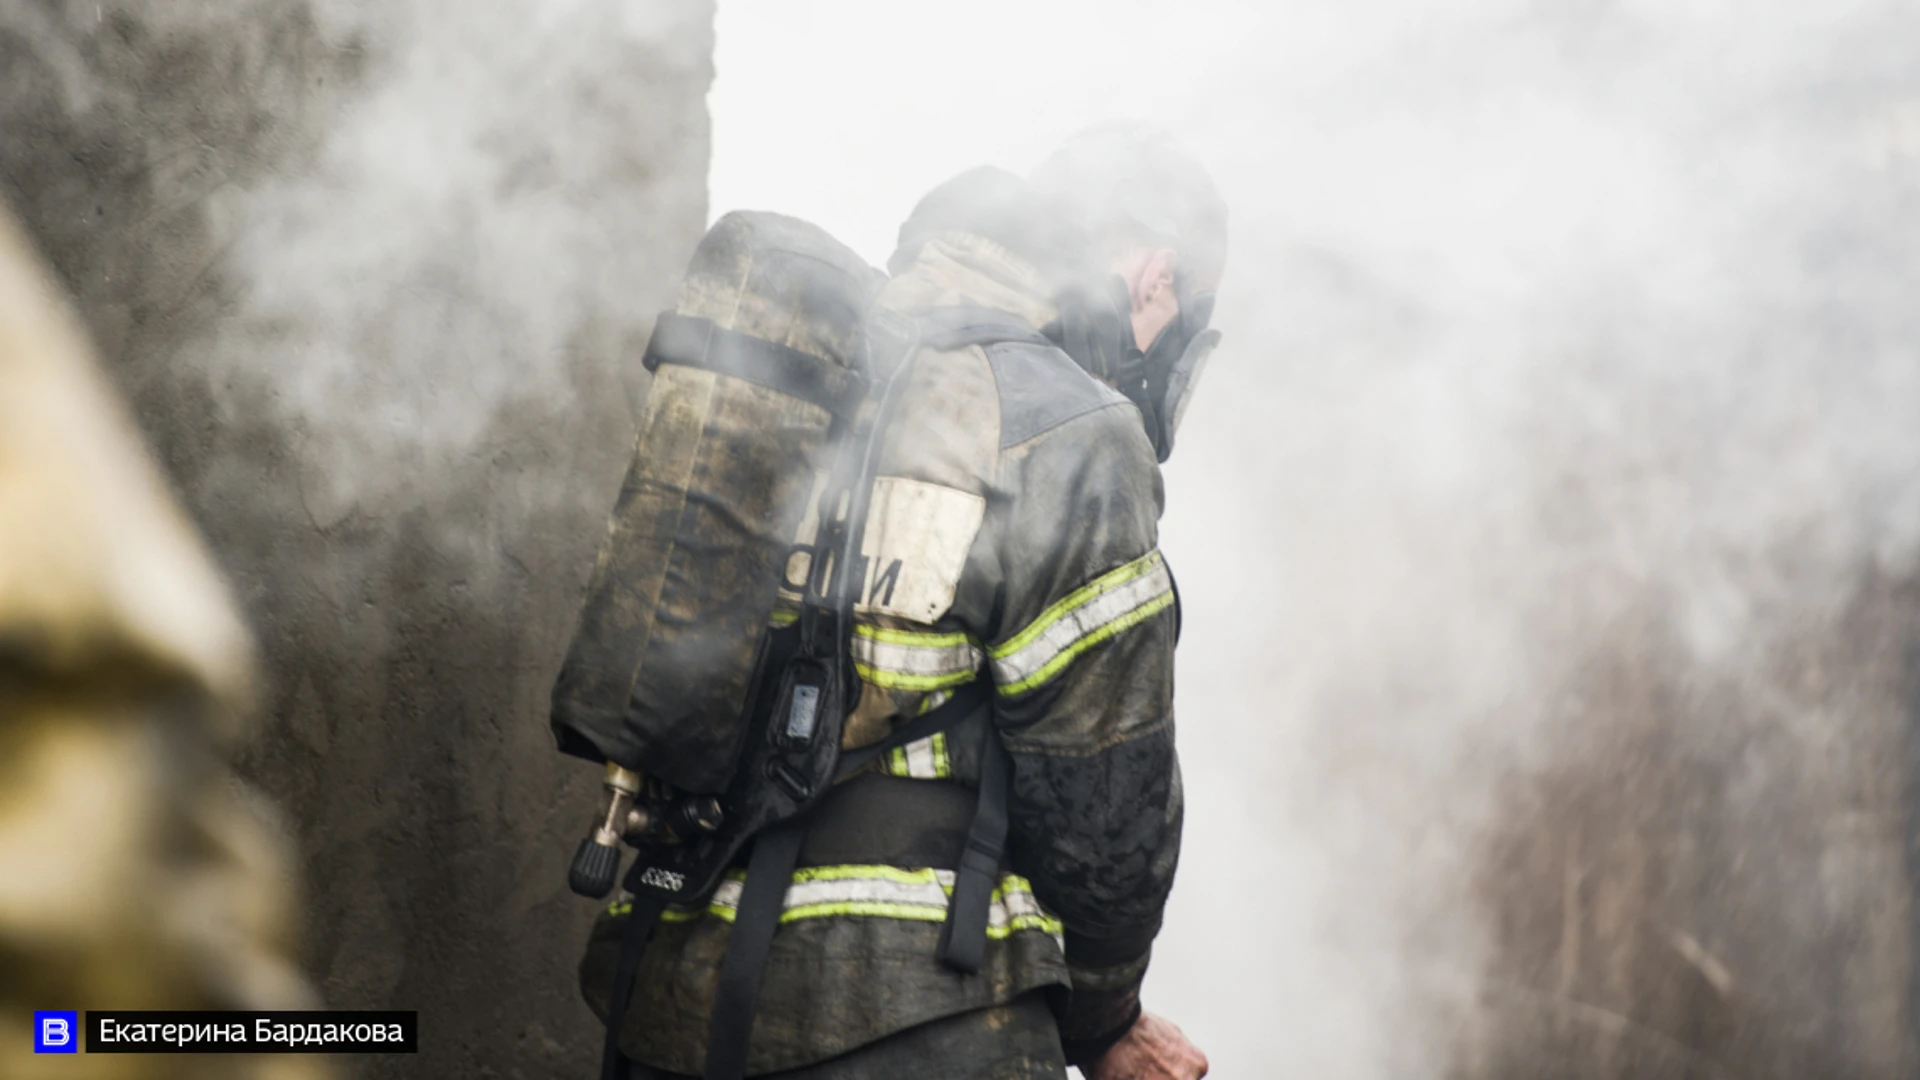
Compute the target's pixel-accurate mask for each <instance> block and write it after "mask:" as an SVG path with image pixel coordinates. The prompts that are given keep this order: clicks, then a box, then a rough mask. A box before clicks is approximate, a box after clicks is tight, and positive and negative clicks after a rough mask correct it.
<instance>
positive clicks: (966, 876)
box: [552, 213, 1006, 1080]
mask: <svg viewBox="0 0 1920 1080" xmlns="http://www.w3.org/2000/svg"><path fill="white" fill-rule="evenodd" d="M878 279H879V275H878V272H877V271H874V270H872V269H870V268H868V267H867V266H866V265H865V264H864V263H862V262H861V261H860V260H859V259H858V257H857V256H855V255H854V254H853V253H852V252H851V251H849V250H848V249H846V248H845V247H843V246H842V245H840V244H839V243H838V242H836V241H834V240H833V239H832V238H831V237H829V236H827V235H826V234H825V233H824V232H823V231H821V230H819V229H818V228H816V227H814V226H812V225H809V224H807V223H805V222H801V221H797V220H795V219H791V218H785V217H781V216H779V215H774V214H760V213H734V214H729V215H727V216H726V217H724V218H722V219H721V220H720V221H719V222H718V223H716V224H715V226H714V227H713V229H712V230H710V231H709V233H708V234H707V236H706V237H705V238H704V239H703V240H702V241H701V244H700V246H699V248H698V249H697V250H696V252H695V255H694V258H693V260H692V264H691V265H690V267H689V269H688V272H687V276H686V279H685V282H684V284H683V288H682V292H681V298H680V302H679V304H678V305H677V308H676V310H675V311H673V312H668V313H665V314H663V315H662V316H661V317H660V319H659V321H658V323H657V324H656V328H655V331H654V334H653V338H652V340H651V341H650V343H649V344H648V347H647V353H646V358H645V363H646V366H647V367H648V369H649V370H650V371H652V372H653V373H654V379H653V383H652V385H651V387H650V388H649V393H648V400H647V407H646V412H645V415H644V416H643V419H642V422H641V426H640V433H639V436H638V439H637V441H636V446H635V452H634V458H633V461H632V464H631V466H630V468H629V471H628V475H627V478H626V481H625V483H624V484H623V486H622V490H621V493H620V496H619V499H618V501H617V502H616V504H615V508H614V511H613V515H612V519H611V521H610V523H609V527H608V534H607V538H606V540H605V542H604V543H603V545H602V549H601V552H600V556H599V559H598V562H597V564H596V568H595V572H594V577H593V580H592V582H591V584H590V586H589V589H588V595H587V599H586V603H585V605H584V606H583V609H582V613H581V620H580V625H579V628H578V630H577V631H576V634H575V637H574V640H573V643H572V645H571V647H570V649H569V652H568V656H567V659H566V662H565V664H564V665H563V667H562V670H561V673H560V675H559V678H558V679H557V680H556V682H555V686H554V691H553V712H552V723H553V728H554V732H555V735H556V738H557V740H558V742H559V745H560V748H561V749H562V750H563V751H566V752H569V753H572V754H575V755H578V756H581V757H586V758H589V759H594V760H601V761H604V762H605V780H604V785H603V787H604V791H603V796H602V799H601V806H600V811H599V813H598V814H597V815H596V817H595V825H594V827H593V829H592V831H591V832H590V833H589V834H588V835H587V837H586V838H585V839H584V840H582V841H581V843H580V846H579V849H578V851H577V852H576V854H575V857H574V860H573V864H572V866H571V868H570V870H569V873H568V884H569V886H570V887H571V888H572V889H573V891H575V892H577V893H580V894H581V895H584V896H590V897H594V898H601V897H605V896H606V895H607V894H608V893H609V892H610V891H611V890H612V887H613V884H614V881H615V879H616V877H617V876H618V871H619V864H620V861H621V846H622V845H623V844H625V845H628V846H631V847H633V848H634V849H635V850H636V856H635V859H634V861H633V864H632V865H631V867H630V868H629V869H628V871H627V873H626V875H625V877H624V878H623V879H622V885H623V887H624V888H625V890H626V891H627V892H628V893H631V894H632V896H633V903H632V908H631V914H630V915H629V917H628V923H627V929H626V931H625V937H624V940H623V944H622V948H621V953H620V959H619V962H618V964H617V968H616V973H615V978H616V983H615V986H614V988H613V992H612V995H611V1001H612V1005H611V1008H610V1015H609V1017H608V1028H607V1042H606V1056H605V1064H604V1075H605V1076H606V1077H608V1078H609V1080H612V1078H616V1077H619V1076H621V1075H623V1073H624V1071H625V1062H624V1058H623V1057H622V1055H621V1052H620V1049H619V1043H618V1036H619V1031H620V1027H621V1023H622V1020H623V1016H624V1013H625V1012H626V1006H627V1003H628V1001H629V1000H630V995H631V992H632V984H633V979H634V974H635V971H636V969H637V967H638V964H639V959H640V956H641V953H642V952H643V950H644V948H645V945H646V940H647V936H648V934H649V933H650V932H651V929H652V926H653V924H654V922H655V921H656V920H657V919H658V917H659V915H660V913H661V912H662V911H663V910H664V909H665V907H666V906H667V905H668V904H696V903H703V902H704V901H705V898H706V897H707V896H708V895H709V894H710V893H711V892H712V891H713V890H714V888H715V887H716V885H717V884H718V882H719V880H720V878H721V876H722V875H723V874H724V873H725V872H726V871H727V870H728V869H729V868H730V867H733V866H737V865H738V863H739V859H740V857H741V855H742V853H743V852H748V853H749V857H748V859H747V866H746V880H745V883H744V887H743V891H742V896H741V900H740V903H739V907H738V910H737V914H736V917H735V920H734V928H733V931H732V936H731V939H730V944H729V948H728V952H727V957H726V960H725V962H724V964H723V967H722V970H721V975H720V983H719V989H718V993H717V997H716V1000H715V1004H714V1010H713V1017H712V1021H711V1031H710V1037H709V1048H708V1055H707V1066H706V1076H707V1077H708V1078H710V1080H720V1078H728V1080H732V1078H738V1077H739V1076H741V1075H742V1074H743V1072H744V1068H745V1056H746V1048H747V1036H748V1034H749V1032H750V1030H751V1024H752V1017H753V1011H754V1010H753V1006H754V1000H755V998H756V997H757V994H758V990H759V986H760V981H761V975H762V972H763V968H764V964H765V960H766V955H767V952H768V950H769V949H770V947H771V943H772V936H773V932H774V929H775V926H776V924H777V922H778V916H779V911H780V903H781V900H782V898H783V896H784V893H785V891H786V887H787V884H788V882H789V880H790V878H791V875H792V872H793V869H794V866H795V863H796V860H797V858H798V855H799V850H800V843H801V840H802V839H803V837H804V835H805V824H804V821H803V820H802V819H803V817H804V815H805V814H806V812H807V811H808V810H809V809H810V808H811V807H812V806H813V805H814V804H815V803H816V802H817V801H818V800H819V798H820V797H821V796H822V795H823V794H824V793H825V792H826V791H827V790H828V789H829V788H830V787H831V786H832V785H833V784H834V783H835V782H836V781H838V780H840V779H844V778H846V777H848V776H850V775H852V774H853V773H854V772H856V771H858V770H859V769H860V768H862V767H863V766H865V765H866V764H867V763H869V762H871V761H873V760H874V759H875V758H877V757H879V756H880V755H881V754H883V753H886V752H888V751H891V750H892V749H894V748H895V747H898V746H903V745H905V744H907V743H909V742H912V741H914V740H917V739H922V738H926V737H928V736H931V735H933V734H935V733H938V732H942V731H945V730H947V729H948V728H950V727H953V726H955V725H956V724H958V723H959V722H960V721H962V720H965V719H967V718H968V717H969V716H972V715H975V714H976V713H977V712H978V710H979V709H981V708H984V707H985V705H984V694H983V693H982V692H980V691H978V690H973V691H963V692H960V693H956V694H955V695H954V697H953V698H952V699H951V700H949V701H947V702H946V703H944V704H943V705H941V706H940V707H938V708H935V709H933V710H931V711H929V712H927V713H925V714H923V715H921V716H918V717H916V718H914V719H912V720H910V721H907V722H905V723H901V724H899V725H897V726H896V727H895V729H894V730H893V732H892V733H891V734H890V735H889V736H888V737H887V738H886V739H884V740H883V741H881V742H879V743H877V744H874V745H871V746H866V747H862V748H860V749H857V750H851V751H846V752H843V751H842V748H841V735H842V724H843V721H844V720H845V718H846V716H847V714H848V713H849V712H850V711H851V709H852V707H853V705H854V704H855V703H856V702H857V695H858V693H859V685H860V684H859V682H858V675H857V673H856V671H855V668H854V665H853V661H852V650H851V648H850V635H851V632H852V620H853V608H854V601H855V595H854V594H855V590H856V589H857V588H858V584H859V583H858V581H857V580H856V579H857V576H858V568H859V566H860V564H861V558H860V553H861V550H862V548H861V544H862V540H863V536H864V532H865V529H866V521H867V516H868V506H869V501H870V499H871V492H872V489H873V486H874V477H875V472H876V471H877V469H878V463H879V454H880V449H881V446H882V440H883V437H884V434H885V431H886V428H887V424H888V420H889V418H890V417H891V416H892V414H893V412H894V411H895V407H896V405H897V404H898V401H899V398H900V395H901V392H902V391H903V390H904V388H905V386H906V384H907V376H908V373H909V368H910V365H911V364H912V361H913V355H914V353H915V352H916V351H917V347H918V344H919V338H920V331H919V328H918V327H917V325H916V324H915V323H914V322H913V321H911V320H909V319H906V318H904V317H900V316H896V315H892V314H890V313H886V312H877V311H876V312H869V311H868V310H867V309H868V305H869V303H870V301H871V299H872V297H873V294H874V291H875V288H876V286H877V284H878ZM822 474H823V475H824V479H823V480H821V479H817V477H819V476H821V475H822ZM809 500H812V501H813V502H814V504H815V507H816V511H817V518H818V521H819V522H820V531H819V533H818V535H817V538H816V544H815V545H814V549H815V550H816V551H817V552H818V553H819V554H818V555H816V556H815V557H813V558H812V559H811V560H810V563H809V566H808V570H807V574H806V586H805V590H804V593H803V596H802V598H801V603H800V610H799V613H798V617H797V618H796V619H794V621H793V622H792V623H791V624H790V625H785V626H778V627H775V626H773V625H771V624H772V622H773V620H772V616H773V614H774V608H775V606H776V603H777V599H778V595H777V594H778V589H779V585H780V582H781V581H782V580H783V579H784V571H785V569H786V560H787V555H788V545H789V544H790V543H791V541H792V540H793V537H794V535H795V532H796V530H797V529H798V528H799V526H800V524H801V520H802V518H803V516H804V512H805V510H806V507H807V503H808V501H809ZM996 749H997V745H996ZM997 761H998V758H997V756H992V755H990V762H997ZM1004 789H1005V775H1004V769H1001V768H998V767H996V766H994V765H992V764H990V766H989V768H988V769H987V770H986V775H985V776H983V779H982V783H981V792H980V806H981V810H980V811H978V812H977V813H976V822H975V826H976V827H975V829H974V830H973V831H972V832H970V833H969V838H968V851H967V852H966V853H964V854H963V856H962V860H961V861H962V865H961V869H960V871H959V879H958V880H957V882H956V885H955V890H954V897H953V901H952V905H951V909H950V914H949V925H948V929H947V935H946V939H945V940H946V942H947V944H943V946H942V955H943V957H944V958H945V959H947V961H948V962H949V963H950V964H953V965H954V966H955V967H958V968H960V969H962V970H977V969H978V967H979V964H980V952H981V949H982V947H983V943H984V940H985V935H986V919H987V914H986V905H987V900H988V896H989V894H990V892H991V889H992V885H993V881H994V875H995V874H997V872H998V867H999V862H1000V854H1001V847H1002V845H1003V844H1004V836H1005V831H1006V822H1005V808H1004V799H1005V796H1004ZM975 938H978V941H975V940H974V939H975Z"/></svg>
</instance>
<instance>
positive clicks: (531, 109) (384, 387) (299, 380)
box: [146, 0, 710, 530]
mask: <svg viewBox="0 0 1920 1080" xmlns="http://www.w3.org/2000/svg"><path fill="white" fill-rule="evenodd" d="M161 12H164V13H165V14H164V16H162V15H161ZM146 14H147V15H148V17H149V18H154V17H160V18H162V19H165V18H171V19H178V20H182V21H183V22H191V21H192V20H194V19H196V18H209V19H219V20H231V19H232V18H233V17H234V16H233V13H232V12H231V11H230V10H229V9H228V8H226V7H209V6H207V5H203V4H197V3H194V2H192V0H169V3H167V4H164V5H161V6H159V7H158V8H157V9H156V10H154V11H151V12H146ZM313 14H314V18H315V19H316V21H317V23H318V26H319V29H320V32H321V34H322V35H323V36H324V37H325V38H327V39H328V40H329V42H330V43H332V44H333V45H334V46H335V47H336V48H338V49H341V50H355V51H358V52H359V53H361V54H362V56H363V61H362V62H363V63H364V72H365V80H364V81H365V86H366V89H365V91H364V92H363V93H360V94H357V95H353V96H351V97H349V98H348V99H347V101H346V103H345V104H344V105H343V106H342V107H341V108H340V109H339V112H338V114H337V115H336V116H335V117H333V118H331V119H332V120H333V123H331V124H330V125H329V126H328V127H327V128H326V129H325V134H324V136H323V137H322V139H321V142H320V145H319V146H318V148H317V150H315V152H314V154H313V160H311V161H303V162H298V163H292V164H289V165H283V166H282V171H281V172H279V173H277V174H276V175H274V176H273V177H271V178H269V179H268V180H266V181H265V182H262V183H257V184H250V185H232V186H228V187H226V188H224V189H219V190H217V191H216V192H215V193H214V194H213V196H212V197H211V198H210V200H209V202H210V204H211V205H212V207H213V214H214V220H215V221H216V222H218V223H219V225H220V226H222V227H223V228H224V231H225V233H226V235H227V236H228V237H230V248H229V250H228V251H227V258H226V260H225V262H224V263H223V269H224V270H225V271H226V272H227V273H229V274H230V275H232V276H233V277H234V278H235V279H236V280H237V281H238V282H239V295H238V297H237V298H236V303H235V310H234V312H233V317H232V318H231V319H229V320H227V321H226V323H225V324H224V328H223V331H222V333H221V334H220V336H219V338H218V341H217V342H216V345H215V352H216V355H215V356H213V357H212V358H210V359H209V360H208V361H207V365H208V368H209V374H210V382H211V385H212V386H213V388H214V391H215V394H216V401H217V402H218V403H219V404H220V405H221V406H223V407H224V408H225V409H226V411H227V414H228V415H229V416H232V415H249V416H256V415H257V413H258V410H259V409H260V407H261V404H262V401H263V399H264V402H265V405H266V408H268V409H269V410H270V411H272V412H273V413H274V414H275V415H274V417H273V422H274V423H275V426H276V427H284V426H290V427H292V428H293V429H294V430H296V431H298V432H300V433H301V434H302V435H303V436H304V438H303V439H302V440H301V442H300V454H301V458H302V460H301V472H300V475H301V479H302V484H301V491H300V495H301V498H302V500H303V502H304V504H305V506H306V509H307V512H308V513H309V514H310V515H311V516H312V518H313V521H314V524H315V525H316V527H318V528H321V529H323V530H324V529H327V528H330V527H332V526H333V525H335V524H337V523H339V522H340V521H341V520H342V519H344V518H345V517H347V516H348V515H349V514H351V513H353V512H354V511H355V510H356V509H361V510H363V511H366V512H368V513H376V514H377V513H379V512H381V511H380V510H378V509H376V508H381V507H385V508H389V509H391V508H399V507H405V506H411V505H418V504H420V503H422V502H426V501H430V500H429V496H430V495H431V494H432V493H434V492H436V491H441V490H444V489H445V488H446V487H447V486H448V485H449V482H450V481H449V475H450V473H451V472H452V470H454V469H456V468H458V467H461V466H462V464H463V463H465V462H467V461H468V459H469V458H470V457H471V455H472V454H474V453H475V452H476V451H478V450H481V449H483V448H485V447H487V446H490V445H491V441H490V432H492V431H493V429H494V428H495V427H496V426H497V425H498V424H499V423H501V421H502V420H503V419H504V418H505V417H507V416H509V415H511V416H513V417H514V419H515V422H516V423H525V422H526V418H527V417H528V416H530V415H534V414H545V415H547V416H549V417H551V418H552V419H553V422H554V423H556V424H558V423H564V421H565V418H566V417H567V416H569V415H572V414H578V413H580V412H582V411H583V409H582V406H581V402H580V401H579V400H578V398H577V394H578V389H577V387H576V385H575V383H576V381H577V372H576V371H575V370H574V369H575V368H577V367H578V366H579V364H580V360H579V358H580V357H583V356H593V357H598V356H601V355H604V354H606V353H609V352H618V353H631V354H633V355H636V356H637V355H638V352H639V349H640V347H641V345H643V344H644V337H643V335H644V333H645V331H646V328H647V327H648V326H649V325H650V324H651V321H652V318H653V316H654V314H655V312H654V311H653V310H650V308H649V307H648V306H647V305H645V304H642V303H636V302H635V298H634V294H635V291H636V283H641V282H648V281H650V277H649V275H651V274H652V273H653V272H654V271H653V269H652V268H653V267H654V266H655V265H656V264H657V262H658V260H659V258H660V254H659V251H660V249H661V248H663V247H670V248H673V249H676V250H678V249H679V248H681V247H683V246H684V239H683V238H684V236H685V234H686V231H687V228H686V223H685V222H683V221H672V220H662V219H661V215H660V214H659V213H658V212H657V207H658V205H659V203H658V199H659V196H658V193H657V183H658V178H659V177H661V176H674V175H676V173H677V172H678V171H683V170H684V171H686V172H693V171H696V170H697V169H698V162H697V160H689V158H690V157H692V156H694V155H697V154H698V153H699V151H700V150H701V148H702V142H701V140H700V139H698V138H688V137H687V136H688V132H687V131H686V130H685V129H684V127H682V126H673V125H667V124H658V123H653V122H651V120H650V119H649V120H648V121H647V122H639V121H637V120H636V117H638V116H641V115H645V114H646V112H647V110H648V109H649V108H661V109H664V108H668V107H678V102H675V101H673V100H672V99H671V97H670V96H669V95H670V94H671V92H673V91H675V90H677V89H678V88H679V87H680V86H681V85H683V84H684V83H685V82H687V81H689V80H690V79H692V78H693V77H694V76H692V75H690V74H689V73H691V72H698V71H701V70H702V69H704V68H705V67H706V65H707V63H708V60H707V58H706V56H705V54H704V51H703V50H704V48H705V47H706V46H707V44H708V42H709V40H710V35H709V32H708V31H707V30H706V29H705V21H706V20H707V18H708V17H709V13H708V11H707V9H706V7H705V6H704V5H703V4H701V3H697V2H691V0H684V2H683V0H674V2H663V3H651V4H627V3H616V2H611V0H559V2H552V3H544V2H543V3H525V2H518V0H489V2H485V3H468V2H451V0H447V2H440V0H422V2H419V3H406V4H390V3H379V2H364V0H321V2H318V3H315V4H314V5H313ZM316 92H321V91H319V90H316ZM634 373H635V378H636V379H637V378H638V371H637V366H636V367H635V368H634ZM637 385H638V383H637V382H635V383H633V385H631V386H629V387H628V388H627V391H628V393H629V395H630V396H631V394H632V392H633V389H634V387H636V386H637ZM236 388H243V389H236ZM604 389H608V388H596V390H597V391H598V390H604ZM612 389H615V390H618V389H619V388H612ZM222 464H223V465H225V466H228V467H230V468H237V469H238V470H239V471H240V472H241V473H244V472H245V471H246V469H247V468H248V463H246V462H244V461H229V462H223V463H222ZM250 479H251V478H250V477H249V476H246V475H234V476H226V477H219V476H216V477H212V478H210V480H209V482H210V483H213V484H215V485H219V484H222V483H226V484H229V485H231V486H233V487H234V488H236V489H244V488H245V487H246V485H247V484H248V483H249V482H250ZM576 495H579V496H582V497H586V498H589V499H591V500H593V501H597V502H604V501H610V499H611V492H610V491H600V490H595V491H593V492H590V493H589V492H571V491H557V492H555V493H554V497H556V498H568V499H571V498H573V497H575V496H576Z"/></svg>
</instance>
